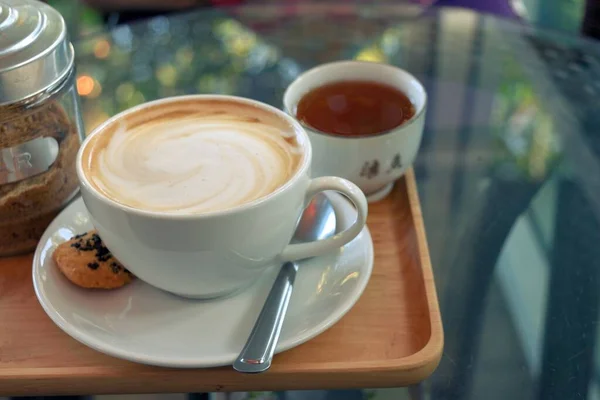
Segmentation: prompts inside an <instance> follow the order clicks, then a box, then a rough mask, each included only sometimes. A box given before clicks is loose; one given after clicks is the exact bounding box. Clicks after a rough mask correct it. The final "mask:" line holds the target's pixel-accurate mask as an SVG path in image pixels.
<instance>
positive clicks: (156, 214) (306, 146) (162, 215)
mask: <svg viewBox="0 0 600 400" xmlns="http://www.w3.org/2000/svg"><path fill="white" fill-rule="evenodd" d="M182 100H226V101H232V102H238V103H244V104H250V105H253V106H255V107H258V108H262V109H263V110H265V111H267V112H270V113H273V114H275V115H276V116H278V117H280V118H283V119H284V120H285V121H287V122H289V123H290V126H291V127H292V128H293V130H294V132H295V134H296V137H297V138H298V139H299V140H298V143H299V144H300V146H302V150H303V159H302V163H301V164H300V166H299V167H298V168H297V169H296V172H295V173H294V175H292V177H291V178H290V179H288V181H287V182H286V183H284V184H283V185H281V186H280V187H279V188H277V189H276V190H275V191H273V192H271V193H269V194H268V195H266V196H263V197H260V198H258V199H256V200H253V201H251V202H249V203H244V204H241V205H239V206H235V207H231V208H228V209H225V210H217V211H210V212H204V213H194V214H192V213H190V214H172V213H168V212H160V211H149V210H142V209H139V208H134V207H131V206H128V205H125V204H122V203H119V202H118V201H115V200H112V199H110V198H108V197H107V196H105V195H103V194H102V193H100V192H99V191H98V190H96V188H95V187H94V186H93V185H92V184H90V182H89V180H88V178H87V176H86V175H85V173H84V171H83V167H82V164H83V163H82V158H83V151H84V149H85V148H86V147H87V146H88V145H89V143H90V141H91V138H93V137H94V136H96V135H99V134H101V132H102V131H103V130H104V129H105V128H106V127H107V126H108V125H110V124H112V123H114V122H115V121H116V120H118V119H120V118H122V117H124V116H126V115H130V114H133V113H136V112H138V111H140V110H143V109H144V108H146V107H149V106H152V105H157V104H164V103H171V102H176V101H182ZM311 159H312V146H311V144H310V139H309V138H308V134H307V133H306V131H305V130H304V127H303V126H302V125H301V124H300V123H299V122H298V121H296V119H295V118H294V117H292V116H291V115H288V114H286V113H285V112H283V111H281V110H280V109H278V108H275V107H273V106H270V105H268V104H265V103H262V102H260V101H257V100H253V99H248V98H245V97H238V96H229V95H216V94H192V95H185V96H172V97H166V98H164V99H158V100H153V101H149V102H146V103H142V104H139V105H137V106H135V107H132V108H129V109H127V110H125V111H121V112H120V113H118V114H116V115H114V116H113V117H111V118H109V119H108V120H106V121H104V122H103V123H102V124H100V125H99V126H98V127H96V128H95V129H94V130H93V131H92V132H91V133H90V134H89V135H87V137H86V138H85V140H84V141H83V143H82V144H81V146H80V147H79V151H78V152H77V159H76V163H75V165H76V170H77V177H78V179H79V183H80V185H81V186H83V187H84V188H85V189H86V190H88V191H89V192H90V193H91V194H92V195H93V196H94V197H96V199H98V200H100V201H101V202H103V203H105V204H106V205H108V206H110V207H113V208H118V209H120V210H123V211H125V212H127V213H132V214H136V215H139V216H144V217H149V218H156V219H169V220H198V219H206V218H213V217H219V216H222V215H231V214H236V213H240V212H244V211H247V210H249V209H252V208H255V207H258V206H260V205H262V204H264V203H266V202H268V201H270V200H271V199H273V198H275V197H277V196H278V195H280V194H281V193H283V192H284V191H286V190H287V189H289V188H290V187H291V186H293V185H294V184H295V183H296V182H297V181H298V180H299V179H300V177H301V176H302V175H303V174H304V173H306V171H307V170H308V169H309V167H310V161H311Z"/></svg>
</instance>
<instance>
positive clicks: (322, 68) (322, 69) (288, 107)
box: [283, 60, 427, 140]
mask: <svg viewBox="0 0 600 400" xmlns="http://www.w3.org/2000/svg"><path fill="white" fill-rule="evenodd" d="M365 64H369V65H372V66H373V67H374V68H385V69H388V70H391V71H393V72H395V73H398V74H400V75H404V76H405V77H407V78H408V79H409V80H411V81H413V82H414V83H416V86H417V87H418V88H419V91H420V92H421V94H422V95H423V106H422V107H420V108H419V109H418V110H417V111H416V112H415V115H413V116H412V117H411V118H410V119H409V120H408V121H406V122H404V123H403V124H401V125H398V126H396V127H394V128H391V129H388V130H387V131H382V132H377V133H373V134H368V135H352V136H342V135H334V134H331V133H328V132H324V131H321V130H319V129H317V128H314V127H312V126H310V125H306V124H304V123H302V121H298V119H297V118H296V113H295V112H292V108H295V107H296V106H297V105H298V102H294V103H293V104H290V102H289V101H288V97H289V96H290V92H291V91H292V89H295V87H296V86H298V85H300V84H301V81H302V80H303V79H305V78H306V77H308V76H310V75H318V74H323V73H326V72H327V70H328V69H330V68H334V67H341V66H344V65H346V66H348V67H352V66H356V65H365ZM363 80H365V81H368V80H369V79H368V78H365V79H363ZM340 81H342V79H337V78H331V79H328V80H327V81H326V83H333V82H340ZM311 89H313V88H308V89H306V91H305V92H304V93H303V94H302V95H301V96H299V97H300V98H302V96H303V95H305V94H306V93H308V91H310V90H311ZM283 109H284V111H285V112H286V113H287V114H288V115H290V116H292V118H294V120H296V121H297V122H298V123H299V124H300V126H302V127H303V128H304V129H305V130H310V131H311V132H314V133H318V134H320V135H323V136H328V137H331V138H336V139H340V140H357V139H368V138H375V137H378V136H384V135H388V134H390V133H396V132H399V131H402V130H404V129H405V128H407V127H409V126H410V125H412V124H413V123H415V122H416V121H418V120H419V119H420V118H421V116H422V114H423V113H425V110H426V109H427V91H426V90H425V87H423V84H422V83H421V81H419V80H418V79H417V78H416V77H415V76H414V75H413V74H411V73H410V72H408V71H406V70H404V69H402V68H399V67H396V66H394V65H390V64H384V63H378V62H372V61H357V60H346V61H333V62H330V63H326V64H321V65H318V66H316V67H313V68H311V69H309V70H307V71H304V72H303V73H301V74H300V75H298V76H297V77H296V79H294V81H293V82H292V83H290V84H289V86H288V87H287V88H286V89H285V92H284V93H283Z"/></svg>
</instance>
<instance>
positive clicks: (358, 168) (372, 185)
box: [283, 61, 427, 201]
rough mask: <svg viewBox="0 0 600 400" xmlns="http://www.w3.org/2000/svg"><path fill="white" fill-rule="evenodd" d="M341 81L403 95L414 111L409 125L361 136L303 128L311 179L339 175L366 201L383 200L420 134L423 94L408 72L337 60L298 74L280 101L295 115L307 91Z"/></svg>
mask: <svg viewBox="0 0 600 400" xmlns="http://www.w3.org/2000/svg"><path fill="white" fill-rule="evenodd" d="M340 81H371V82H377V83H382V84H386V85H389V86H392V87H394V88H396V89H398V90H400V91H401V92H403V93H404V94H405V95H406V96H407V97H408V98H409V99H410V101H411V102H412V104H413V105H414V107H415V114H414V116H413V117H412V118H410V119H409V120H408V121H406V122H404V123H403V124H401V125H399V126H397V127H395V128H392V129H390V130H388V131H385V132H379V133H374V134H371V135H363V136H340V135H333V134H329V133H327V132H322V131H319V130H317V129H315V128H313V127H311V126H308V125H306V124H303V123H302V122H301V124H302V126H303V127H304V129H305V130H306V132H307V133H308V136H309V137H310V141H311V143H312V147H313V160H312V168H313V170H312V171H313V175H314V176H328V175H334V176H340V177H343V178H345V179H348V180H350V181H352V182H354V183H355V184H357V185H358V187H360V188H361V190H362V191H363V192H364V193H365V194H366V195H367V196H368V199H369V201H376V200H379V199H381V198H383V197H385V196H386V195H387V194H388V193H389V192H390V190H391V189H392V186H393V182H394V181H396V180H397V179H398V178H400V177H401V176H402V175H404V173H405V172H406V170H407V169H408V168H409V167H410V166H411V165H412V163H413V161H414V160H415V157H416V155H417V152H418V150H419V146H420V144H421V137H422V136H423V125H424V122H425V111H426V106H427V94H426V92H425V89H424V88H423V85H422V84H421V83H420V82H419V81H418V80H417V79H416V78H415V77H414V76H413V75H411V74H410V73H408V72H406V71H404V70H402V69H400V68H397V67H394V66H391V65H387V64H380V63H374V62H363V61H338V62H332V63H328V64H323V65H320V66H317V67H315V68H313V69H310V70H308V71H306V72H304V73H303V74H301V75H300V76H299V77H298V78H296V80H295V81H294V82H292V84H291V85H290V86H288V88H287V90H286V91H285V94H284V97H283V104H284V109H285V111H286V112H287V113H288V114H290V115H291V116H293V117H296V110H297V106H298V103H299V102H300V100H301V99H302V98H303V97H304V96H305V95H306V94H307V93H309V92H310V91H312V90H314V89H316V88H318V87H320V86H323V85H327V84H331V83H334V82H340Z"/></svg>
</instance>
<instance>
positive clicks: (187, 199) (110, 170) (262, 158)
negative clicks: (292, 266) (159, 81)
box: [77, 95, 367, 298]
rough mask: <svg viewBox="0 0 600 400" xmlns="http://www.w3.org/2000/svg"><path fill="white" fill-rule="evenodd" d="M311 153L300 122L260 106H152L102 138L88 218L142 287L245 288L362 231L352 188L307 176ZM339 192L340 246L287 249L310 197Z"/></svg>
mask: <svg viewBox="0 0 600 400" xmlns="http://www.w3.org/2000/svg"><path fill="white" fill-rule="evenodd" d="M312 153H313V147H312V145H311V142H310V140H309V138H308V136H307V134H306V132H305V129H304V128H303V127H302V125H301V124H300V123H298V122H297V121H296V120H295V119H294V118H293V117H291V116H289V115H287V114H286V113H284V112H282V111H280V110H278V109H276V108H273V107H271V106H268V105H265V104H263V103H260V102H258V101H254V100H249V99H244V98H239V97H232V96H219V95H192V96H181V97H172V98H166V99H162V100H158V101H153V102H149V103H146V104H142V105H140V106H137V107H134V108H132V109H129V110H127V111H125V112H122V113H120V114H118V115H116V116H115V117H113V118H111V119H109V120H108V121H106V122H105V123H103V124H102V125H100V126H99V127H98V128H96V129H95V130H94V131H93V132H92V133H91V134H90V135H89V136H88V137H87V138H86V140H85V142H84V143H83V144H82V146H81V148H80V150H79V153H78V158H77V175H78V178H79V181H80V186H81V194H82V198H83V201H84V203H85V206H86V208H87V210H88V211H89V215H90V220H91V222H92V224H93V226H94V227H95V228H96V230H97V231H98V234H99V235H100V237H101V238H102V240H103V241H104V243H105V244H106V246H107V247H108V249H109V250H110V251H111V252H112V254H113V255H114V256H115V257H116V258H117V259H118V260H119V261H120V262H121V263H122V264H123V265H124V266H125V267H126V268H127V269H129V270H130V271H131V272H132V273H134V274H135V275H136V276H137V277H139V278H140V279H142V280H143V281H145V282H147V283H149V284H151V285H153V286H155V287H158V288H160V289H163V290H165V291H168V292H171V293H174V294H177V295H180V296H185V297H192V298H214V297H219V296H223V295H227V294H231V293H234V292H236V291H238V290H241V289H243V288H245V287H247V286H249V285H250V284H251V283H252V282H254V281H255V280H257V278H258V277H260V276H261V274H262V273H263V272H264V271H265V269H266V268H267V267H268V266H270V265H273V263H274V262H282V261H287V260H297V259H304V258H308V257H314V256H319V255H323V254H325V253H328V252H331V251H334V250H335V249H338V248H340V247H342V246H344V245H345V244H346V243H348V242H350V241H351V240H352V239H354V238H355V237H356V236H357V235H358V234H359V233H360V232H361V230H362V229H363V227H364V225H365V221H366V216H367V202H366V199H365V196H364V194H363V193H362V191H361V190H360V189H359V188H358V187H357V186H356V185H355V184H354V183H352V182H350V181H348V180H346V179H344V178H340V177H334V176H321V177H318V178H311V175H310V170H311V160H312ZM326 190H333V191H337V192H340V193H342V194H343V195H344V196H345V197H346V198H347V199H349V200H350V201H351V202H352V203H353V204H354V206H355V208H356V211H357V217H356V221H355V222H354V223H353V224H351V225H350V226H349V227H348V228H347V229H345V230H344V231H342V232H340V233H338V234H336V235H335V236H333V237H331V238H328V239H323V240H318V241H315V242H310V243H302V244H289V242H290V239H291V238H292V235H293V233H294V230H295V228H296V224H297V222H298V218H299V217H300V215H301V213H302V212H303V210H304V207H305V206H306V204H307V203H308V201H309V200H310V199H311V198H312V196H313V195H314V194H316V193H318V192H321V191H326Z"/></svg>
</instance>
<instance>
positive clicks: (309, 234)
mask: <svg viewBox="0 0 600 400" xmlns="http://www.w3.org/2000/svg"><path fill="white" fill-rule="evenodd" d="M335 226H336V222H335V212H334V210H333V207H332V205H331V203H330V202H329V200H328V199H327V197H326V196H325V195H324V194H323V193H318V194H317V195H315V196H314V197H313V199H312V200H311V202H310V203H309V204H308V207H306V209H305V210H304V212H303V213H302V216H301V217H300V221H299V222H298V227H297V228H296V232H295V233H294V237H293V238H292V243H298V242H310V241H314V240H321V239H325V238H327V237H330V236H333V235H334V234H335ZM297 272H298V264H296V263H295V262H286V263H284V264H283V265H282V266H281V270H280V271H279V274H278V275H277V278H276V279H275V282H274V283H273V286H272V287H271V291H270V292H269V295H268V296H267V300H265V304H264V305H263V308H262V310H261V311H260V314H259V315H258V319H257V320H256V323H255V324H254V328H252V332H251V333H250V336H249V337H248V341H247V342H246V345H245V346H244V348H243V349H242V351H241V353H240V355H239V356H238V358H237V359H236V360H235V362H234V363H233V368H234V369H235V370H236V371H238V372H244V373H250V374H255V373H259V372H264V371H266V370H268V369H269V367H270V366H271V361H272V360H273V354H274V353H275V347H276V346H277V343H278V341H279V335H280V333H281V327H282V326H283V320H284V319H285V313H286V311H287V307H288V304H289V302H290V298H291V297H292V290H293V288H294V280H295V279H296V273H297Z"/></svg>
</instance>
